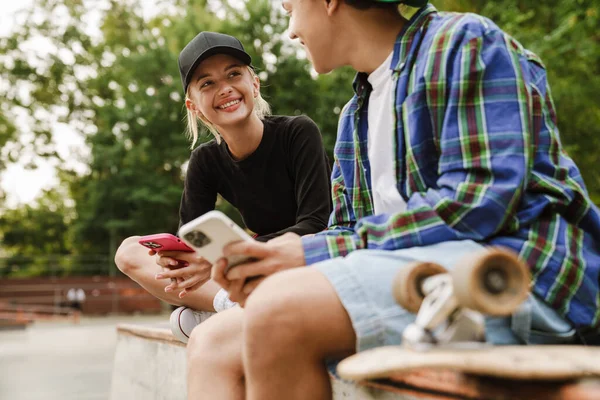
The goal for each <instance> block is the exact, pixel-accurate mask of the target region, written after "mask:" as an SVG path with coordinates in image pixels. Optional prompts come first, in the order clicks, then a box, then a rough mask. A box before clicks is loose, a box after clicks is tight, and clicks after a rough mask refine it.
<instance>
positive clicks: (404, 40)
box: [352, 3, 437, 97]
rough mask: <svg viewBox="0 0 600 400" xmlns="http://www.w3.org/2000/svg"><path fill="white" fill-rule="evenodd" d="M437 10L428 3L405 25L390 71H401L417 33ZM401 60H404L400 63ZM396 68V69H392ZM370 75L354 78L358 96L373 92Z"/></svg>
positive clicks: (400, 34) (357, 75)
mask: <svg viewBox="0 0 600 400" xmlns="http://www.w3.org/2000/svg"><path fill="white" fill-rule="evenodd" d="M436 12H437V9H436V8H435V6H434V5H433V4H431V3H428V4H427V5H426V6H425V7H422V8H420V9H419V10H418V11H417V12H416V13H415V14H414V15H413V16H412V17H411V18H410V19H409V20H408V22H407V23H406V24H405V25H404V27H403V28H402V30H401V31H400V33H399V34H398V36H397V37H396V43H395V44H394V55H393V56H392V62H391V63H390V69H393V70H398V69H401V68H402V66H403V63H404V60H405V59H406V57H407V55H408V54H407V51H408V49H409V48H410V43H412V39H413V37H414V34H415V32H417V31H418V30H419V29H420V28H421V27H422V26H423V23H424V22H425V20H426V19H427V18H426V17H427V16H428V15H430V14H432V13H436ZM400 60H402V61H401V62H400ZM392 66H395V67H392ZM367 77H368V74H366V73H365V72H358V73H357V74H356V75H355V76H354V81H353V82H352V88H353V89H354V93H356V95H357V96H359V97H361V96H363V95H364V94H365V93H368V92H370V91H371V89H372V88H371V84H370V83H369V81H368V80H367Z"/></svg>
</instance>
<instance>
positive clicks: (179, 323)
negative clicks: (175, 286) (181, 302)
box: [169, 306, 203, 343]
mask: <svg viewBox="0 0 600 400" xmlns="http://www.w3.org/2000/svg"><path fill="white" fill-rule="evenodd" d="M202 319H203V318H202V316H201V314H200V313H199V312H198V311H194V310H192V309H191V308H188V307H185V306H181V307H179V308H178V309H176V310H175V311H173V312H172V313H171V318H170V320H169V324H170V325H171V332H173V336H175V337H176V338H177V339H179V340H180V341H182V342H183V343H187V342H188V339H189V338H190V335H191V334H192V331H193V330H194V328H195V327H196V326H197V325H198V324H199V323H200V322H202Z"/></svg>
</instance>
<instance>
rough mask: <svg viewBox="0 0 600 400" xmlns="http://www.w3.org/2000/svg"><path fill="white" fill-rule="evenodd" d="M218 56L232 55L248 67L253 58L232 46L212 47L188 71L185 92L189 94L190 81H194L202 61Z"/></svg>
mask: <svg viewBox="0 0 600 400" xmlns="http://www.w3.org/2000/svg"><path fill="white" fill-rule="evenodd" d="M217 54H227V55H230V56H232V57H233V58H237V59H238V60H240V61H241V62H243V63H244V64H246V65H250V64H251V63H252V58H251V57H250V56H249V55H248V53H246V52H244V51H242V50H240V49H236V48H235V47H231V46H215V47H211V48H210V49H208V50H206V51H205V52H204V53H202V54H200V55H199V56H198V58H196V60H195V61H194V63H193V64H192V66H191V67H190V69H189V70H188V73H187V74H186V76H185V92H187V88H188V86H189V85H190V81H191V80H192V77H193V76H194V72H195V71H196V68H197V67H198V65H200V63H201V62H202V61H204V60H206V59H207V58H209V57H212V56H214V55H217Z"/></svg>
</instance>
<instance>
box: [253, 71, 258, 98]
mask: <svg viewBox="0 0 600 400" xmlns="http://www.w3.org/2000/svg"><path fill="white" fill-rule="evenodd" d="M253 78H254V81H253V82H252V86H254V89H253V95H254V98H257V97H258V95H259V94H260V79H259V78H258V76H257V75H255V74H253Z"/></svg>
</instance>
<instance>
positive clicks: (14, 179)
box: [0, 0, 85, 207]
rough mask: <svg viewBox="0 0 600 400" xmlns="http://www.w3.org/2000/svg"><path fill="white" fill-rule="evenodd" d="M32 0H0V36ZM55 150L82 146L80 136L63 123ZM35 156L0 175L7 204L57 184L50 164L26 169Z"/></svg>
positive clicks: (58, 131) (0, 182) (29, 199)
mask: <svg viewBox="0 0 600 400" xmlns="http://www.w3.org/2000/svg"><path fill="white" fill-rule="evenodd" d="M31 4H32V0H20V1H14V0H0V35H6V34H8V33H9V32H10V30H11V28H12V26H13V25H14V19H13V15H14V13H15V12H17V11H20V10H23V9H26V8H27V7H29V6H30V5H31ZM56 133H57V135H56V137H57V140H56V141H55V143H56V144H57V147H58V151H59V153H61V154H66V153H67V152H69V151H71V150H72V149H73V148H74V147H75V148H83V147H85V146H84V145H83V138H81V137H80V136H79V135H77V134H75V133H74V132H73V131H72V130H70V129H68V128H67V127H65V126H62V127H61V126H59V127H58V128H57V130H56ZM32 157H35V156H34V155H27V156H25V157H23V160H22V161H21V162H20V163H17V164H12V165H10V166H8V168H7V169H6V170H5V171H4V172H3V173H2V175H1V176H0V184H1V185H2V188H3V189H4V191H5V192H6V193H7V196H8V197H7V204H6V205H7V206H8V207H15V206H16V205H17V204H19V203H29V202H31V201H32V200H33V199H34V198H35V197H36V196H37V195H38V194H39V193H40V191H41V190H42V189H43V188H49V187H52V186H55V185H56V184H57V183H58V180H57V179H56V174H55V172H54V167H53V165H52V164H49V163H48V162H45V161H43V160H39V159H37V158H36V163H37V164H38V168H37V169H34V170H28V169H26V168H25V165H24V164H25V163H26V162H27V161H30V160H31V159H32Z"/></svg>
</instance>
